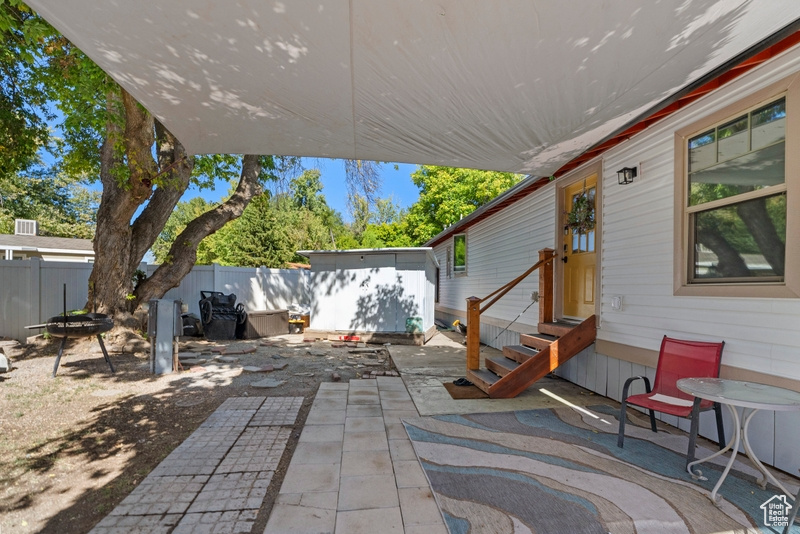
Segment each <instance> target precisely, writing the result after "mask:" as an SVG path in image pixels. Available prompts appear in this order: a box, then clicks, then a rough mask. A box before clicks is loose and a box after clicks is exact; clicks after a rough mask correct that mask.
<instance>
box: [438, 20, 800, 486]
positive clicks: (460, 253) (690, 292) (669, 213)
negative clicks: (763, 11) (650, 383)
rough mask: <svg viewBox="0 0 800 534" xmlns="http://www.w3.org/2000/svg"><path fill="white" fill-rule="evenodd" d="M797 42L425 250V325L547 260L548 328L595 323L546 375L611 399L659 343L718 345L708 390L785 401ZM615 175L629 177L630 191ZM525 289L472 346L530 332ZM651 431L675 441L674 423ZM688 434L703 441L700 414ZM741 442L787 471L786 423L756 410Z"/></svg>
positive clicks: (798, 178)
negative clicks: (579, 225) (574, 222)
mask: <svg viewBox="0 0 800 534" xmlns="http://www.w3.org/2000/svg"><path fill="white" fill-rule="evenodd" d="M797 43H798V39H797V36H792V37H791V38H789V39H785V40H783V41H781V42H780V43H778V44H777V45H776V46H775V47H774V48H773V49H772V50H771V51H769V52H768V53H765V54H762V56H761V58H760V61H753V62H751V64H750V65H748V68H747V69H746V70H745V69H742V71H741V72H736V71H727V72H725V73H722V74H721V78H713V79H709V80H708V81H707V82H706V84H705V85H704V86H701V87H699V88H697V89H696V91H694V92H693V93H690V94H688V95H686V96H685V97H684V98H683V99H682V100H677V101H676V102H675V103H674V104H675V105H673V106H672V107H671V108H670V109H668V110H667V111H668V113H661V114H660V115H658V116H656V117H652V118H648V119H646V120H645V121H641V122H639V123H637V124H635V125H632V126H631V127H630V128H629V130H628V131H626V132H622V133H621V134H620V135H619V136H618V138H617V139H612V140H610V142H608V143H606V144H605V146H603V147H602V148H601V149H599V150H597V151H595V152H594V153H589V154H586V155H584V156H582V157H581V158H579V159H578V160H575V161H573V162H570V164H568V165H565V166H564V167H563V168H562V169H561V170H560V171H559V172H557V173H556V174H555V176H554V177H553V178H552V179H551V178H546V179H540V178H536V177H530V178H528V179H527V180H525V181H523V182H521V183H520V184H518V185H517V186H516V187H515V188H512V189H511V190H509V191H508V192H506V193H505V194H503V195H501V196H500V197H498V198H497V199H495V200H494V201H493V202H491V203H490V204H488V205H485V206H483V207H482V208H480V209H479V210H477V211H476V212H474V213H472V214H471V215H470V216H469V217H465V218H464V219H462V220H461V221H459V222H458V223H456V224H454V225H453V226H451V227H449V228H447V229H446V230H445V231H443V232H442V233H440V234H439V235H437V236H436V237H434V238H433V239H432V240H430V241H429V242H428V243H427V244H426V246H432V247H433V249H434V251H435V254H436V257H437V258H438V261H439V263H440V264H441V265H442V266H443V267H442V269H441V271H440V277H439V280H438V284H439V301H438V303H437V304H436V317H437V319H443V320H445V321H447V322H452V321H453V320H455V319H459V320H461V321H465V320H467V327H468V328H470V326H471V325H470V324H469V322H468V321H469V319H468V317H469V314H468V312H467V308H468V303H467V300H466V299H468V298H469V297H473V296H476V297H481V298H482V297H484V296H485V295H488V294H490V293H491V292H493V291H494V290H495V289H497V288H498V287H499V286H501V285H502V284H504V283H506V282H508V281H510V280H512V279H513V278H515V277H516V276H518V275H519V274H520V273H523V272H524V271H525V270H526V269H528V268H529V267H530V266H531V265H533V264H534V263H536V262H537V260H538V259H539V251H541V250H548V249H550V250H552V251H555V254H556V258H555V261H553V262H552V263H553V278H552V280H553V281H552V284H553V288H552V294H553V314H554V319H556V320H562V321H576V322H577V321H582V320H584V319H586V318H588V317H590V316H595V320H596V341H595V343H593V344H591V345H590V346H589V347H588V348H586V349H584V350H583V351H581V352H580V353H579V354H578V355H577V356H576V357H574V358H571V359H569V360H568V361H566V362H565V363H563V364H562V365H560V366H559V367H558V368H557V369H556V370H555V372H556V373H557V374H558V375H560V376H562V377H564V378H566V379H567V380H570V381H572V382H574V383H577V384H579V385H581V386H583V387H585V388H587V389H589V390H591V391H593V392H596V393H599V394H601V395H605V396H608V397H610V398H613V399H616V400H620V398H621V394H622V387H623V383H624V382H625V380H626V379H627V378H629V377H631V376H636V375H646V376H649V377H650V379H651V380H652V379H653V377H654V374H655V367H656V361H657V358H658V351H659V346H660V343H661V339H662V337H663V336H664V335H668V336H670V337H675V338H682V339H692V340H701V341H714V342H718V341H724V342H725V346H724V351H723V355H722V366H721V376H722V377H723V378H732V379H739V380H748V381H753V382H760V383H765V384H772V385H777V386H782V387H785V388H788V389H792V390H795V391H800V150H798V147H799V146H800V45H798V44H797ZM626 168H628V169H635V172H636V175H635V176H634V177H633V179H632V181H630V182H629V183H623V182H624V181H625V180H624V179H623V177H622V175H621V174H620V172H619V171H620V170H622V169H626ZM583 194H585V195H586V197H587V200H588V201H590V202H592V203H593V206H594V215H595V217H594V222H593V225H592V224H590V225H589V226H590V228H585V229H583V230H575V229H574V228H571V227H569V225H568V213H569V212H571V211H572V210H573V209H574V206H575V202H576V199H577V198H578V197H579V196H580V195H583ZM540 283H541V282H540V279H539V277H537V276H529V277H527V278H526V279H524V280H523V281H522V282H520V283H519V284H518V285H517V286H516V287H515V288H513V289H511V290H510V291H509V292H508V293H507V294H506V295H505V297H504V298H503V299H501V300H499V301H497V303H496V304H495V305H494V306H492V308H491V309H490V310H487V311H486V313H485V314H483V315H481V316H480V341H481V343H484V344H488V345H491V346H493V347H496V348H499V349H502V348H503V347H507V346H509V345H517V344H519V343H520V336H524V335H528V334H532V333H536V332H537V328H538V327H539V326H540V311H539V306H538V305H537V303H536V300H537V298H538V297H539V296H540V295H542V294H543V293H544V292H545V289H546V288H543V287H540ZM470 330H471V329H470ZM468 376H469V375H468ZM476 378H478V379H480V377H479V376H477V377H476ZM725 415H726V417H728V418H729V419H728V420H727V421H726V426H727V427H728V429H729V430H728V432H730V428H731V425H732V421H731V420H730V416H729V414H725ZM662 419H663V420H664V421H665V422H667V423H670V424H673V425H679V426H680V427H681V428H683V429H685V430H688V421H686V420H683V419H681V420H678V419H677V418H675V417H672V416H668V415H664V416H662ZM700 433H701V434H702V435H705V436H707V437H709V438H711V439H715V438H716V427H715V423H714V417H713V415H712V414H711V412H705V413H703V414H702V415H701V426H700ZM749 433H750V435H751V436H752V437H753V446H754V448H755V452H756V454H757V455H758V457H759V458H760V459H762V460H764V461H765V462H766V463H769V464H772V465H774V466H776V467H778V468H782V469H785V470H787V471H791V472H795V471H796V469H797V466H798V465H800V449H798V448H797V446H796V443H797V440H798V438H800V415H798V414H797V412H770V411H765V412H759V413H758V414H757V415H756V416H755V417H754V418H753V420H752V421H751V424H750V429H749ZM729 435H730V434H729Z"/></svg>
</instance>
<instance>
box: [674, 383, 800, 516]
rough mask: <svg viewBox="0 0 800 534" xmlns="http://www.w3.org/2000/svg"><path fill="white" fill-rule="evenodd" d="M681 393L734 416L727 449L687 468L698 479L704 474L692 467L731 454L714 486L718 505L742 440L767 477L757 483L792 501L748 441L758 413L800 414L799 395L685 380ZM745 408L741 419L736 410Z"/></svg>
mask: <svg viewBox="0 0 800 534" xmlns="http://www.w3.org/2000/svg"><path fill="white" fill-rule="evenodd" d="M676 385H677V386H678V389H680V390H681V391H683V392H684V393H688V394H689V395H692V396H694V397H699V398H701V399H706V400H710V401H712V402H719V403H720V404H724V405H725V406H727V407H728V410H730V412H731V416H733V422H734V432H733V437H732V438H731V440H730V441H729V442H728V444H727V445H726V446H725V448H724V449H722V450H719V451H717V452H715V453H714V454H712V455H711V456H708V457H706V458H702V459H700V460H695V461H694V462H691V463H690V464H688V465H687V466H686V470H687V471H689V474H690V475H692V476H694V477H697V476H700V475H701V474H702V473H701V472H700V471H699V470H698V472H697V473H695V472H694V471H692V467H693V466H695V465H697V464H699V463H702V462H707V461H708V460H711V459H713V458H716V457H717V456H719V455H721V454H724V453H725V452H727V451H728V450H731V457H730V460H728V465H726V466H725V470H724V471H723V472H722V476H721V477H720V478H719V480H718V481H717V484H716V485H715V486H714V490H713V491H712V492H711V500H712V501H714V502H715V503H718V502H719V496H717V491H718V490H719V487H720V486H721V485H722V482H723V481H724V480H725V477H726V476H728V472H729V471H730V470H731V467H732V466H733V462H734V461H736V453H737V452H738V450H739V441H740V440H741V442H742V444H743V445H744V450H745V452H746V453H747V456H748V458H750V461H751V462H752V463H753V465H754V466H755V467H756V468H757V469H758V470H759V471H761V472H762V473H763V474H764V477H763V478H762V479H761V480H759V481H758V484H759V485H760V486H761V488H762V489H766V487H767V480H769V481H770V482H772V483H773V484H775V485H776V486H777V487H779V488H780V489H781V491H783V492H784V493H785V494H786V495H787V496H788V497H789V498H790V499H793V498H794V497H793V495H792V494H791V493H790V492H789V491H788V490H787V489H786V488H785V487H784V486H783V484H781V483H780V482H778V480H777V479H776V478H775V477H774V476H773V475H772V473H770V472H769V471H768V470H767V468H766V467H764V464H762V463H761V461H760V460H759V459H758V458H757V457H756V455H755V453H754V452H753V449H752V447H750V441H749V440H748V437H747V427H748V426H749V425H750V420H751V419H752V418H753V416H754V415H755V414H756V412H758V411H759V410H772V411H793V410H794V411H800V393H798V392H796V391H792V390H789V389H785V388H780V387H777V386H770V385H767V384H759V383H757V382H745V381H741V380H727V379H724V378H682V379H680V380H678V382H677V383H676ZM739 407H740V408H742V417H741V418H740V417H739V411H738V410H737V408H739Z"/></svg>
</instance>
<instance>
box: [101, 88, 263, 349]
mask: <svg viewBox="0 0 800 534" xmlns="http://www.w3.org/2000/svg"><path fill="white" fill-rule="evenodd" d="M120 104H122V109H123V110H124V119H125V120H124V124H125V129H124V132H123V131H122V129H121V128H120V127H119V126H118V124H117V122H115V121H109V122H108V124H107V125H106V139H105V142H104V143H103V146H102V149H101V173H100V179H101V181H102V184H103V194H102V198H101V202H100V208H99V209H98V212H97V230H96V233H95V239H94V250H95V263H94V268H93V269H92V274H91V276H90V277H89V303H88V304H87V307H89V308H91V309H94V310H96V311H98V312H100V313H106V314H109V315H112V316H113V317H114V323H115V328H114V330H113V331H112V333H111V334H110V336H111V337H112V339H114V340H115V341H124V340H125V338H127V337H129V336H131V335H133V333H134V331H135V330H137V329H138V328H139V326H140V323H139V321H138V320H137V319H136V318H135V317H134V315H133V312H134V311H135V310H136V309H137V308H138V307H139V303H140V302H146V301H148V300H150V299H153V298H161V297H163V296H164V294H165V293H166V292H167V291H169V290H170V289H171V288H173V287H176V286H177V285H178V284H180V282H181V280H182V279H183V278H184V277H185V276H186V275H187V274H188V273H189V271H191V269H192V267H193V266H194V263H195V260H196V258H197V246H198V245H199V244H200V241H202V240H203V239H204V238H205V237H207V236H209V235H211V234H213V233H214V232H216V231H217V230H219V229H220V228H222V226H223V225H225V223H227V222H228V221H231V220H233V219H236V218H237V217H239V216H240V215H241V214H242V212H243V211H244V209H245V207H247V204H248V203H249V202H250V200H251V199H252V198H253V197H254V196H255V195H257V194H260V193H261V187H260V185H259V175H260V174H261V165H260V163H259V156H244V159H243V162H242V172H241V176H240V179H239V185H238V187H237V188H236V192H235V193H234V194H233V195H232V196H231V198H230V199H228V200H227V201H226V202H225V203H223V204H221V205H220V206H217V207H216V208H214V209H213V210H211V211H208V212H206V213H204V214H203V215H201V216H200V217H198V218H197V219H195V220H194V221H192V222H190V223H189V225H187V227H186V229H185V230H184V231H183V232H181V234H180V235H179V236H178V237H177V238H176V239H175V242H174V243H173V245H172V248H171V249H170V253H169V258H170V259H169V261H167V262H164V263H163V264H162V265H160V266H159V267H158V269H156V271H155V272H154V273H153V276H151V277H150V278H148V279H146V280H144V281H143V282H141V283H140V284H139V285H138V286H137V287H136V288H134V283H133V277H134V274H135V273H136V270H137V269H138V268H139V265H140V264H141V262H142V259H143V258H144V255H145V254H146V253H147V251H148V250H149V249H150V247H151V246H152V245H153V243H154V242H155V240H156V238H157V237H158V235H159V234H160V233H161V231H162V230H163V229H164V225H165V224H166V222H167V219H168V218H169V216H170V214H171V213H172V211H173V209H174V208H175V206H176V205H177V203H178V201H179V200H180V198H181V197H182V196H183V194H184V193H185V192H186V189H187V188H188V186H189V182H190V179H191V175H192V168H193V160H192V159H191V158H190V157H189V156H188V155H187V154H186V151H185V150H184V148H183V146H182V145H181V144H180V142H178V140H177V139H176V138H175V137H174V136H173V135H172V134H171V133H170V132H169V131H168V130H167V129H166V128H165V127H164V126H163V125H162V124H161V123H159V122H158V121H155V120H154V119H153V117H152V116H151V115H150V114H148V113H147V112H146V111H145V110H144V109H143V108H142V107H141V106H140V105H139V104H138V103H137V102H136V101H135V100H134V99H133V98H132V97H131V96H130V95H129V94H128V93H126V92H125V91H124V90H123V91H122V95H121V97H120V96H117V95H116V94H115V93H112V94H109V96H108V99H107V106H108V108H109V111H111V110H113V109H114V108H116V107H118V106H119V105H120ZM154 144H155V145H156V153H157V159H156V158H153V152H152V151H153V145H154ZM120 145H121V146H124V149H125V151H124V154H125V156H124V159H123V158H122V157H121V155H120V154H119V152H118V150H116V149H115V147H118V146H120ZM123 164H124V165H126V169H125V170H126V171H127V172H126V173H120V168H121V166H122V165H123ZM121 174H122V175H123V176H125V178H120V175H121ZM145 203H146V205H145ZM143 205H144V208H143V209H142V210H141V212H140V213H139V214H138V215H137V216H136V218H135V219H134V215H135V214H136V212H137V211H138V210H139V209H140V208H141V207H142V206H143Z"/></svg>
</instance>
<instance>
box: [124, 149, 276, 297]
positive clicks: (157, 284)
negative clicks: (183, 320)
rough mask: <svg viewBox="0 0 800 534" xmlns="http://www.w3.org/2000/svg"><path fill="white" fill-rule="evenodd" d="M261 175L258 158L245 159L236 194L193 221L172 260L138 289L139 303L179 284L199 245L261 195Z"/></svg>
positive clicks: (177, 243) (172, 251) (174, 247)
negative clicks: (259, 177) (259, 181)
mask: <svg viewBox="0 0 800 534" xmlns="http://www.w3.org/2000/svg"><path fill="white" fill-rule="evenodd" d="M260 172H261V166H260V164H259V162H258V156H254V155H246V156H244V158H243V160H242V172H241V175H240V178H239V184H238V185H237V187H236V191H235V192H234V193H233V195H232V196H231V197H230V198H229V199H228V200H227V201H225V202H224V203H223V204H220V205H219V206H217V207H216V208H214V209H212V210H210V211H207V212H206V213H204V214H203V215H201V216H199V217H197V218H196V219H194V220H193V221H191V222H190V223H189V224H188V225H187V226H186V228H185V229H184V230H183V231H182V232H181V233H180V235H178V237H176V238H175V242H174V243H172V247H170V250H169V255H168V258H169V259H168V260H167V261H165V262H164V263H162V264H161V265H160V266H159V267H158V269H156V271H155V272H154V273H153V275H152V276H151V277H150V278H148V279H147V280H145V281H144V282H143V283H141V284H140V285H139V287H138V288H137V289H136V292H135V296H136V302H141V301H148V300H150V299H152V298H161V297H162V296H164V294H165V293H166V292H167V291H169V290H170V289H172V288H173V287H177V286H178V284H180V282H181V280H182V279H183V278H184V277H185V276H186V275H187V274H188V273H189V271H191V270H192V267H193V266H194V264H195V261H196V259H197V246H198V245H199V244H200V242H201V241H202V240H203V239H204V238H206V237H208V236H209V235H211V234H213V233H214V232H216V231H217V230H219V229H220V228H222V227H223V226H224V225H225V224H226V223H228V222H230V221H232V220H234V219H236V218H238V217H240V216H241V215H242V213H243V212H244V209H245V208H246V207H247V204H249V203H250V200H252V198H253V197H255V196H256V195H258V194H260V193H261V186H260V185H259V183H258V176H259V174H260Z"/></svg>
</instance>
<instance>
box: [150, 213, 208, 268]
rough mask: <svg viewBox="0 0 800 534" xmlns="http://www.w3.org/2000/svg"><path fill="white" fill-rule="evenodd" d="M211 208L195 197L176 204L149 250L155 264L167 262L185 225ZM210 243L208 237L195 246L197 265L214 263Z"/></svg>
mask: <svg viewBox="0 0 800 534" xmlns="http://www.w3.org/2000/svg"><path fill="white" fill-rule="evenodd" d="M213 207H214V205H213V204H211V203H209V202H206V200H204V199H203V198H201V197H195V198H193V199H191V200H189V201H188V202H178V205H177V206H175V210H173V212H172V215H170V217H169V220H167V224H165V225H164V229H163V230H162V231H161V233H160V234H159V236H158V238H157V239H156V241H155V243H153V246H152V247H151V248H150V252H152V254H153V257H154V258H155V263H165V262H167V261H169V249H170V247H171V246H172V243H173V242H174V241H175V238H177V237H178V235H180V233H181V232H183V230H184V229H185V228H186V225H187V224H189V223H190V222H191V221H193V220H194V219H196V218H197V217H199V216H200V215H202V214H203V213H205V212H207V211H209V210H210V209H212V208H213ZM212 241H213V236H209V237H206V238H205V239H203V240H202V241H201V242H200V244H199V245H198V246H197V264H199V265H209V264H211V263H213V262H214V259H215V257H216V256H215V254H214V251H213V248H214V247H213V243H212Z"/></svg>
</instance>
